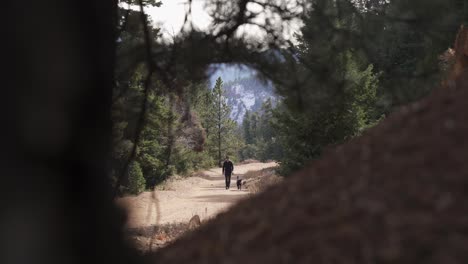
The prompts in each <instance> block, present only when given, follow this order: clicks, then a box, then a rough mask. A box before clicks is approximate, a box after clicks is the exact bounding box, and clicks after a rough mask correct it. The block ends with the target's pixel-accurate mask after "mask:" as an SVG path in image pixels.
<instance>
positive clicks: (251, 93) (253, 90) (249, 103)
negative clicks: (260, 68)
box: [223, 76, 276, 124]
mask: <svg viewBox="0 0 468 264" xmlns="http://www.w3.org/2000/svg"><path fill="white" fill-rule="evenodd" d="M223 88H224V90H225V91H226V97H227V101H228V104H229V105H230V106H231V109H232V111H231V118H232V119H233V120H235V121H237V123H238V124H241V123H242V119H243V118H244V115H245V112H246V111H247V110H248V111H251V112H255V111H258V110H260V108H261V107H262V104H263V102H265V101H266V100H267V99H268V98H271V99H272V100H273V101H276V96H275V94H274V92H273V91H274V90H273V86H272V85H271V84H265V83H263V82H262V81H260V80H258V79H257V78H256V77H255V76H249V77H245V78H241V79H237V80H234V81H230V82H226V83H225V84H224V86H223Z"/></svg>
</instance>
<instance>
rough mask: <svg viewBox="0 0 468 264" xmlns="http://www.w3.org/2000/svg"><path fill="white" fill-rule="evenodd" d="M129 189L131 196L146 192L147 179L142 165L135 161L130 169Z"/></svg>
mask: <svg viewBox="0 0 468 264" xmlns="http://www.w3.org/2000/svg"><path fill="white" fill-rule="evenodd" d="M128 181H129V184H128V189H129V192H130V193H131V194H139V193H141V192H143V191H144V190H145V178H144V177H143V172H142V171H141V167H140V164H138V162H136V161H133V162H132V163H131V164H130V166H129V169H128Z"/></svg>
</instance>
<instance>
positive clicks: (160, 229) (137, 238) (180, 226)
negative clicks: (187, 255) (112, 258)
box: [126, 223, 189, 253]
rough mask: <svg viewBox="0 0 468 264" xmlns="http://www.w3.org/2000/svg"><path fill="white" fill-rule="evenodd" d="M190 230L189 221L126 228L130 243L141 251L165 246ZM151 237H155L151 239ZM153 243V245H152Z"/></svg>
mask: <svg viewBox="0 0 468 264" xmlns="http://www.w3.org/2000/svg"><path fill="white" fill-rule="evenodd" d="M188 231H189V225H188V223H172V224H164V225H158V226H148V227H143V228H129V229H127V230H126V233H127V236H128V239H129V240H130V243H131V244H133V245H134V246H135V248H136V249H137V250H138V251H140V252H141V253H144V252H147V251H148V250H149V249H150V248H151V250H153V251H154V250H157V249H160V248H163V247H165V246H167V245H169V244H170V243H172V242H173V241H175V240H176V239H177V238H179V237H180V236H181V235H183V234H185V233H187V232H188ZM151 238H153V239H152V240H151ZM150 245H151V247H150Z"/></svg>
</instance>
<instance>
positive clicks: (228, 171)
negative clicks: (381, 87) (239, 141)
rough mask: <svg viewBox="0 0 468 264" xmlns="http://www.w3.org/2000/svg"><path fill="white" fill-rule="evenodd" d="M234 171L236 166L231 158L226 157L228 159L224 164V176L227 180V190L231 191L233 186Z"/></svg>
mask: <svg viewBox="0 0 468 264" xmlns="http://www.w3.org/2000/svg"><path fill="white" fill-rule="evenodd" d="M233 171H234V164H232V161H230V160H229V157H228V156H226V159H225V160H224V163H223V175H224V178H225V180H226V190H227V189H229V187H230V186H231V175H232V172H233Z"/></svg>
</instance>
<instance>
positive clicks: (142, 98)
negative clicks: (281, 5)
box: [110, 0, 464, 193]
mask: <svg viewBox="0 0 468 264" xmlns="http://www.w3.org/2000/svg"><path fill="white" fill-rule="evenodd" d="M144 4H145V5H147V6H156V7H157V6H160V5H161V4H164V3H162V2H158V1H148V2H145V3H144ZM461 5H462V3H461V2H460V1H455V0H452V1H442V0H434V1H429V2H427V1H412V2H411V3H409V2H407V1H396V0H395V1H371V0H369V1H367V0H362V1H346V0H342V1H326V0H317V1H315V0H314V1H312V0H311V1H305V2H304V3H303V8H304V10H303V11H302V12H300V17H301V19H302V21H303V23H302V27H301V28H300V32H296V33H295V35H294V37H295V41H294V42H291V41H283V44H282V45H280V46H277V47H274V48H271V49H266V48H262V49H260V50H259V51H257V54H256V56H257V61H256V62H254V63H252V62H250V61H248V60H246V61H244V65H247V66H249V67H251V71H252V72H255V73H256V74H257V76H258V80H263V81H264V82H269V83H271V86H272V87H274V92H275V93H276V95H277V98H280V99H279V100H275V101H274V102H272V101H271V99H269V100H265V101H264V102H263V103H262V105H261V107H257V109H259V110H256V111H253V112H251V111H247V112H246V113H245V115H244V116H243V118H242V121H241V122H237V121H236V120H233V119H232V118H231V110H232V105H229V104H228V103H227V102H228V101H229V99H230V98H229V96H228V95H227V94H226V90H225V89H224V87H223V85H224V83H223V80H222V79H221V78H218V79H217V80H216V84H215V85H214V86H211V85H210V83H209V82H208V81H205V80H203V79H200V80H198V81H197V80H189V78H188V77H187V79H186V80H180V79H177V82H178V83H177V84H174V83H173V82H171V80H170V79H168V78H175V77H173V76H170V77H167V76H160V77H159V79H158V77H156V76H154V75H153V76H150V77H149V78H148V75H149V74H148V64H147V62H146V61H145V59H144V56H145V55H144V53H142V50H143V47H144V46H145V43H147V44H148V41H149V42H151V43H150V44H151V45H152V46H153V49H154V50H159V51H158V52H164V48H165V47H164V44H161V43H163V42H164V40H162V39H163V37H162V34H161V33H160V29H159V28H157V27H155V26H154V24H153V23H152V21H151V18H150V17H148V16H146V15H145V14H144V13H142V11H138V10H135V9H128V8H127V9H126V8H124V6H125V5H122V6H121V7H120V8H119V14H120V16H119V17H120V21H119V25H120V26H119V36H118V41H117V68H116V76H117V80H116V84H117V85H116V86H115V88H114V98H113V106H112V120H113V137H112V138H113V140H112V146H113V150H112V158H111V162H110V170H111V178H112V181H113V182H114V186H115V185H116V184H117V185H119V188H120V192H130V193H139V192H141V191H143V190H145V189H150V188H152V187H154V186H155V185H157V184H159V183H161V182H163V181H165V180H166V179H168V178H169V177H171V176H172V175H174V174H178V175H188V174H190V173H192V172H194V171H197V170H200V169H205V168H210V167H213V166H219V164H220V162H221V161H222V160H223V159H224V157H225V156H226V155H228V156H230V157H231V158H232V159H233V160H234V161H235V162H240V161H243V160H248V159H255V160H260V161H267V160H275V161H277V162H278V163H279V164H280V167H279V169H278V173H280V174H281V175H283V176H285V177H287V176H288V175H290V174H291V173H293V172H295V171H297V170H299V169H300V168H302V167H304V165H306V164H307V163H308V162H310V161H312V160H315V159H318V158H320V157H321V156H322V154H323V152H324V151H325V150H326V149H327V148H332V147H333V146H335V145H339V144H341V143H344V142H346V141H348V140H350V139H351V138H353V137H356V136H358V135H361V134H362V133H364V132H365V130H366V129H367V128H369V127H372V126H374V125H375V124H377V123H378V122H380V121H381V120H383V119H385V117H386V116H387V115H388V114H390V113H392V112H393V111H394V110H395V109H398V108H399V107H400V106H402V105H405V104H408V103H410V102H414V101H415V100H418V99H420V98H422V97H424V96H426V95H427V94H429V93H430V92H431V90H432V88H433V87H435V86H437V85H438V84H439V83H441V81H442V79H443V78H444V76H445V75H444V74H445V71H446V69H448V68H449V67H450V46H451V42H452V39H453V36H454V35H455V34H456V32H457V30H458V28H459V25H460V24H461V23H462V21H463V15H464V13H463V8H461ZM142 16H144V17H145V19H144V21H145V23H144V24H142V20H141V17H142ZM174 41H176V40H174ZM181 45H182V44H181ZM184 52H188V51H184ZM203 52H206V56H210V53H209V52H208V51H200V53H203ZM242 52H243V51H242V50H240V51H238V53H240V54H239V55H234V56H241V57H242V56H243V55H242V54H241V53H242ZM181 53H182V52H181ZM191 55H193V54H191ZM242 60H243V59H241V61H242ZM272 61H273V63H272ZM273 64H274V65H273ZM189 66H191V67H192V65H190V64H189ZM232 67H236V66H235V65H234V66H232ZM201 68H202V67H201ZM201 68H200V69H201ZM184 70H185V69H184ZM184 70H182V71H184ZM178 71H180V70H179V69H177V67H176V68H175V69H174V72H173V73H171V74H175V75H181V76H183V75H184V74H185V75H186V73H181V72H178ZM202 75H203V73H202ZM164 78H166V79H164ZM178 78H183V77H180V76H179V77H178ZM241 83H242V80H241ZM244 85H247V86H249V83H245V84H244ZM170 86H172V89H171V87H170ZM142 102H143V103H142ZM143 107H144V109H145V110H144V116H142V115H141V113H142V111H141V110H142V108H143ZM119 175H120V176H121V175H124V176H125V177H123V179H121V178H122V177H120V176H119ZM118 179H120V180H118Z"/></svg>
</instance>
